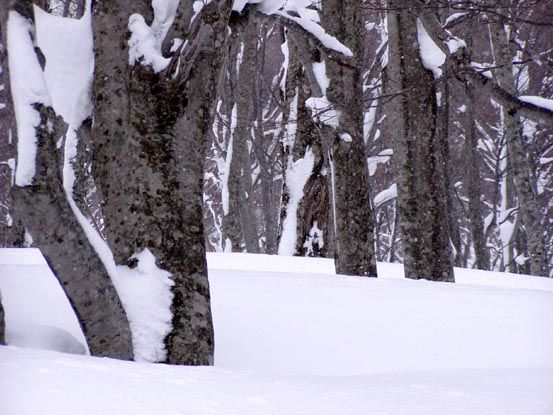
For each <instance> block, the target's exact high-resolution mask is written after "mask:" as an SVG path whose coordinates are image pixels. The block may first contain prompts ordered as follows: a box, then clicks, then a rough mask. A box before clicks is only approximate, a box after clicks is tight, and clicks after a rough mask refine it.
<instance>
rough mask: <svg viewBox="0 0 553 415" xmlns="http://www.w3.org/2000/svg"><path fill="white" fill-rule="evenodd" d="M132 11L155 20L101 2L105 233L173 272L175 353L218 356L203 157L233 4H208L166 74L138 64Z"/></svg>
mask: <svg viewBox="0 0 553 415" xmlns="http://www.w3.org/2000/svg"><path fill="white" fill-rule="evenodd" d="M132 12H140V13H141V14H142V15H143V16H145V18H146V20H147V21H148V20H149V19H150V18H151V9H150V6H149V2H148V1H140V2H135V1H130V0H128V1H123V2H113V1H109V0H102V1H98V2H96V3H95V6H94V19H93V32H94V39H95V45H96V51H95V57H96V78H95V83H94V101H95V119H94V126H93V130H92V137H93V152H94V158H93V168H94V171H95V178H96V179H97V184H98V186H99V188H100V190H101V192H102V195H103V198H104V201H105V204H104V213H105V217H106V227H105V233H106V236H107V239H108V243H109V244H110V246H111V247H112V249H113V250H114V254H115V255H114V256H115V260H116V262H117V263H119V264H129V265H131V266H132V265H133V263H132V259H131V257H132V255H133V254H134V253H136V252H139V251H141V250H142V249H145V248H148V249H150V250H151V251H152V253H153V254H154V256H155V257H156V259H157V265H158V266H159V267H160V268H162V269H164V270H167V271H168V272H170V273H171V275H172V278H173V280H174V282H175V285H174V287H173V294H174V299H173V304H172V312H173V321H172V323H173V329H172V331H171V332H170V334H169V335H168V336H167V338H166V339H165V343H166V346H167V353H168V356H167V361H168V362H169V363H175V364H212V363H213V349H214V345H213V326H212V319H211V309H210V294H209V283H208V279H207V263H206V257H205V249H204V230H203V215H202V190H203V163H204V160H205V152H206V146H207V144H208V143H209V140H210V137H211V135H210V134H211V126H212V122H213V115H214V106H215V104H216V99H217V93H218V90H219V84H220V81H221V75H222V68H223V67H224V60H225V57H226V43H227V42H226V41H227V35H228V25H227V23H228V19H229V16H230V5H229V2H227V1H213V2H211V3H209V4H208V5H206V6H205V7H204V8H203V10H202V12H201V14H200V15H199V16H198V17H197V18H196V20H195V21H194V24H193V25H192V27H191V29H190V32H189V37H188V39H187V40H188V43H187V44H186V46H184V44H183V47H182V48H181V49H180V50H178V51H176V53H175V54H174V55H172V60H171V63H170V64H169V66H168V67H167V69H165V70H164V71H163V72H161V73H158V74H156V73H154V72H153V70H152V68H150V67H145V66H142V65H140V64H135V65H134V66H130V67H129V66H128V50H127V43H126V41H127V23H128V18H129V16H130V14H131V13H132ZM183 15H184V14H183ZM180 18H181V19H184V18H185V17H182V16H181V17H180ZM175 24H176V25H177V27H181V26H182V27H184V26H187V24H188V23H187V22H181V21H178V22H175ZM179 25H180V26H179ZM177 69H178V72H177Z"/></svg>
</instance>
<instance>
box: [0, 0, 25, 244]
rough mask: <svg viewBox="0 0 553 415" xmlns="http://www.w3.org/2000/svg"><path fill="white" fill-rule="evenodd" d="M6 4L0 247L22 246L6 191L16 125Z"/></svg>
mask: <svg viewBox="0 0 553 415" xmlns="http://www.w3.org/2000/svg"><path fill="white" fill-rule="evenodd" d="M7 18H8V8H7V5H3V6H0V69H1V71H2V73H1V74H0V84H1V86H2V87H3V88H2V89H1V90H0V102H1V103H2V104H4V107H3V108H0V247H22V246H23V245H24V243H25V227H24V226H23V223H22V222H21V220H20V219H19V217H18V216H17V215H16V212H14V211H13V202H12V197H11V195H10V191H11V188H12V182H13V177H14V172H13V169H12V167H11V166H10V164H8V163H9V160H10V159H11V160H12V161H13V160H14V159H15V157H16V148H17V129H16V126H15V113H14V108H13V100H12V97H11V90H10V72H9V68H8V48H7V44H6V39H7V37H6V33H7Z"/></svg>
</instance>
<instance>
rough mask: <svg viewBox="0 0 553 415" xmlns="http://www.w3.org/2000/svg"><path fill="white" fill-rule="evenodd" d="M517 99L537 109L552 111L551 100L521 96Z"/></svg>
mask: <svg viewBox="0 0 553 415" xmlns="http://www.w3.org/2000/svg"><path fill="white" fill-rule="evenodd" d="M518 99H520V100H521V101H524V102H527V103H529V104H534V105H535V106H537V107H541V108H545V109H547V110H549V111H553V99H547V98H543V97H539V96H535V95H521V96H520V97H518Z"/></svg>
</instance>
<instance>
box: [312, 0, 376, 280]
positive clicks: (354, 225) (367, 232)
mask: <svg viewBox="0 0 553 415" xmlns="http://www.w3.org/2000/svg"><path fill="white" fill-rule="evenodd" d="M363 16H364V14H363V2H362V1H359V0H348V1H339V0H323V1H322V19H321V20H322V24H323V27H324V28H325V30H326V31H327V32H328V33H330V34H332V35H333V36H335V37H336V38H337V39H338V40H340V41H341V42H342V43H343V44H345V45H346V46H347V47H349V48H350V49H351V50H352V52H353V59H352V65H351V66H346V65H343V64H341V63H340V62H338V61H335V60H331V59H327V60H326V69H327V76H328V78H329V79H330V86H329V88H328V90H327V97H328V100H329V101H330V103H331V104H332V106H333V107H334V108H335V109H336V110H337V117H338V123H339V128H338V129H333V130H332V131H331V130H327V138H329V139H330V141H329V145H330V146H331V154H332V163H333V164H334V169H333V170H334V178H333V180H334V186H333V189H334V191H335V194H334V198H335V201H336V203H335V206H336V210H335V223H336V229H335V261H336V272H337V273H339V274H348V275H363V276H371V277H376V256H375V246H374V224H373V220H372V213H371V205H370V200H369V177H368V176H369V172H368V168H367V158H366V155H365V143H364V138H363V88H362V86H363V77H362V68H363V51H364V47H363V45H364V34H365V25H364V17H363Z"/></svg>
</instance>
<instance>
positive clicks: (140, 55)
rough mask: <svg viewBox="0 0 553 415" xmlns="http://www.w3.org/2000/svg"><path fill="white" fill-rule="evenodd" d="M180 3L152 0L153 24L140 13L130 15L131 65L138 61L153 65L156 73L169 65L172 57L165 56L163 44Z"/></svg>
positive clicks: (167, 0)
mask: <svg viewBox="0 0 553 415" xmlns="http://www.w3.org/2000/svg"><path fill="white" fill-rule="evenodd" d="M178 5H179V1H178V0H152V9H153V10H154V20H153V21H152V25H151V26H148V25H147V24H146V21H145V20H144V17H143V16H142V15H140V14H137V13H135V14H132V15H131V16H130V17H129V25H128V27H129V31H130V32H131V37H130V39H129V41H128V45H129V65H134V64H136V63H137V62H138V63H140V64H142V65H144V66H151V67H152V68H153V70H154V72H156V73H157V72H161V71H162V70H163V69H165V68H166V67H167V65H168V64H169V62H170V61H171V59H169V58H164V57H163V54H162V53H161V45H162V43H163V39H165V36H166V35H167V32H168V31H169V28H170V27H171V25H172V24H173V20H174V19H175V13H176V12H177V7H178Z"/></svg>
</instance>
